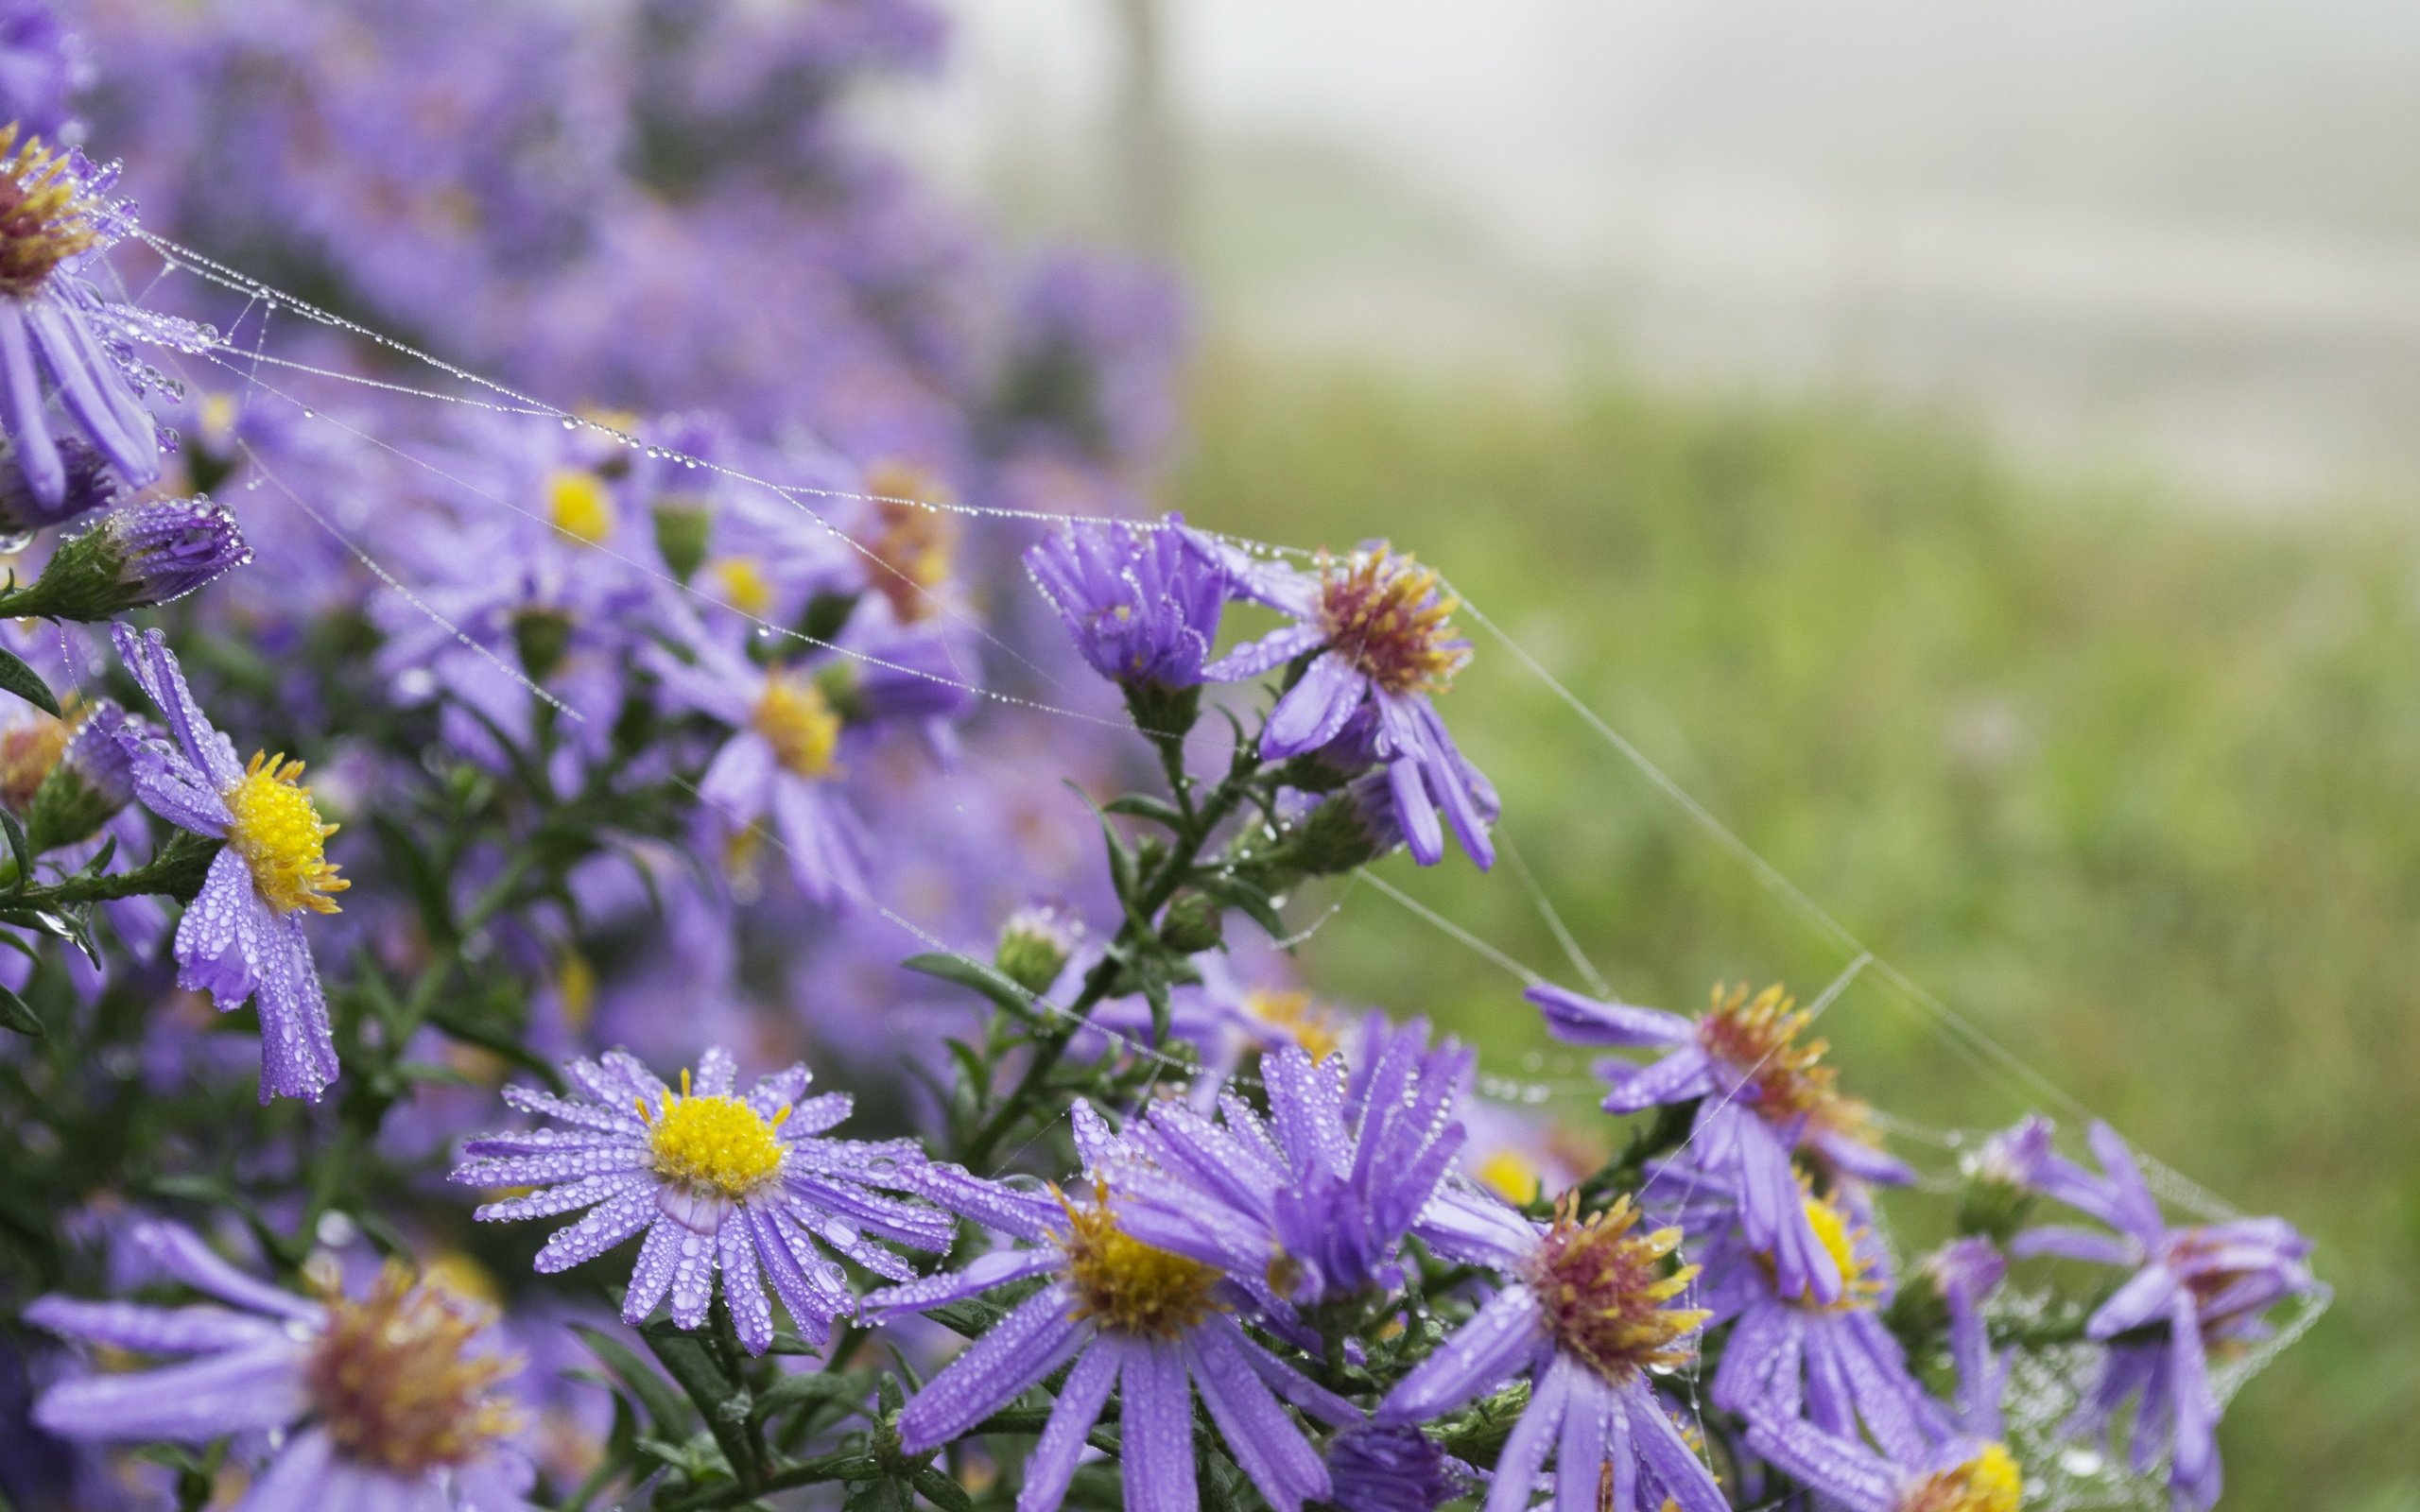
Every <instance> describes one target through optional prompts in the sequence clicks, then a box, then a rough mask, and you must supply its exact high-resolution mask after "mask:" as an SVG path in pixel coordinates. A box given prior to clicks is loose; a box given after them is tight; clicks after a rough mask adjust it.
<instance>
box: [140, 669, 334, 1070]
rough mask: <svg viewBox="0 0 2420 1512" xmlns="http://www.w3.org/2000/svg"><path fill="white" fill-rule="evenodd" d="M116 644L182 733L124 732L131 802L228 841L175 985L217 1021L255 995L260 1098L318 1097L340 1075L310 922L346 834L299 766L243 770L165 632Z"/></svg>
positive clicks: (200, 901)
mask: <svg viewBox="0 0 2420 1512" xmlns="http://www.w3.org/2000/svg"><path fill="white" fill-rule="evenodd" d="M111 634H112V637H113V638H114V640H115V642H116V644H117V653H118V657H119V659H120V660H121V661H123V662H125V663H126V668H127V670H128V671H129V672H130V673H132V674H133V675H134V680H135V681H136V682H138V683H140V684H141V685H142V688H143V691H144V692H145V693H146V694H147V695H149V696H150V698H151V701H152V703H153V704H155V705H157V706H158V708H159V710H160V713H161V714H162V715H163V716H164V718H165V720H166V722H167V728H168V730H169V732H170V734H172V735H173V736H174V739H173V740H169V739H166V738H163V737H162V736H160V735H159V734H156V733H154V732H151V731H149V730H147V729H136V728H133V727H131V726H130V727H128V728H127V729H125V730H122V731H121V732H120V745H121V747H122V748H123V749H124V750H125V751H126V754H127V759H128V761H129V762H130V764H131V767H132V771H133V777H134V790H135V794H136V796H137V797H139V798H140V799H142V800H143V804H144V806H145V807H146V808H148V809H149V810H150V811H151V812H152V813H154V814H156V815H158V816H160V817H162V818H164V819H165V820H167V821H168V822H169V823H170V824H173V825H175V826H177V827H178V828H179V829H182V830H189V831H192V832H193V833H197V834H202V835H207V836H209V837H211V838H212V839H216V840H224V841H225V842H226V845H225V848H224V849H222V850H221V851H219V852H218V855H217V857H216V859H215V860H214V861H212V862H211V864H210V874H209V876H208V877H207V878H206V879H205V880H204V881H203V883H202V885H201V890H200V892H199V893H198V894H196V895H195V897H194V900H193V902H192V903H191V904H189V905H188V906H187V907H186V909H185V916H184V919H182V921H181V922H180V923H179V924H178V925H177V937H176V958H177V969H178V970H177V981H178V984H179V985H180V986H182V987H183V988H186V989H187V990H189V991H206V992H208V993H209V994H210V995H211V997H212V998H213V999H214V1000H215V1001H216V1004H217V1005H218V1008H219V1011H221V1012H226V1011H228V1010H231V1009H233V1008H235V1007H237V1006H239V1005H241V1004H243V1002H244V1001H245V1000H246V999H248V998H252V999H257V1001H258V1004H259V1007H260V1017H261V1098H262V1100H263V1101H267V1100H268V1098H269V1097H270V1096H271V1095H272V1094H275V1095H279V1096H285V1097H306V1098H310V1099H313V1100H315V1101H316V1100H317V1099H318V1097H319V1095H320V1091H322V1090H323V1089H324V1088H325V1087H326V1086H327V1085H328V1083H330V1082H331V1081H334V1080H335V1079H336V1075H337V1051H336V1041H335V1040H334V1039H333V1038H332V1037H331V1036H330V1034H329V1032H328V1005H327V999H326V997H325V996H324V995H323V994H322V992H321V991H320V970H319V967H318V966H317V965H316V964H315V963H314V962H313V960H312V958H311V947H310V944H309V942H308V941H307V940H306V939H305V938H304V937H303V934H302V916H303V915H305V914H313V913H317V914H333V913H335V912H336V911H337V902H336V894H337V893H339V892H342V891H344V890H345V888H346V887H348V886H350V885H351V884H349V883H347V882H346V881H345V880H344V879H343V878H341V877H339V876H337V868H336V866H335V865H334V864H333V863H332V862H330V861H329V860H328V859H327V850H326V847H327V840H328V836H330V835H332V834H334V833H336V831H337V827H336V826H335V825H333V824H327V823H323V822H322V821H321V820H320V811H319V809H318V808H317V807H315V806H314V805H313V803H312V801H311V790H310V789H309V788H308V787H305V786H303V785H302V783H301V782H298V781H296V779H297V778H299V777H300V776H301V775H302V763H301V762H289V761H286V760H285V758H284V757H283V756H275V757H272V756H270V755H268V753H267V752H260V753H256V754H255V755H254V756H253V757H252V759H251V764H250V765H238V764H237V763H236V760H235V747H233V745H232V744H230V743H229V741H228V739H227V737H226V736H225V735H223V734H220V733H219V732H218V730H216V729H215V728H214V727H213V726H212V725H211V723H210V718H209V716H208V715H207V714H205V713H202V711H201V706H200V705H199V704H198V703H196V702H195V701H194V696H193V694H192V692H191V691H190V690H189V689H187V688H186V686H185V679H184V673H183V672H182V670H180V669H179V667H178V666H177V659H176V656H175V655H174V654H173V653H172V652H170V651H169V649H168V645H167V641H166V640H165V638H164V637H163V636H162V635H161V633H160V632H159V631H158V630H144V631H137V630H135V629H134V628H133V627H130V626H127V625H114V626H112V627H111Z"/></svg>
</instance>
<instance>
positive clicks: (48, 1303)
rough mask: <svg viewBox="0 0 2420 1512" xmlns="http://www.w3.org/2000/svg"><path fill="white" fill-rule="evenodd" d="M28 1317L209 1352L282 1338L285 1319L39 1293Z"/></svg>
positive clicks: (106, 1339) (130, 1342)
mask: <svg viewBox="0 0 2420 1512" xmlns="http://www.w3.org/2000/svg"><path fill="white" fill-rule="evenodd" d="M25 1318H26V1322H28V1323H31V1324H32V1325H34V1326H35V1327H36V1328H41V1329H47V1330H49V1331H50V1332H53V1333H56V1334H59V1335H61V1337H63V1338H70V1339H78V1340H81V1341H82V1342H84V1343H86V1344H98V1345H102V1346H105V1347H107V1348H109V1349H124V1350H127V1351H129V1352H130V1353H133V1354H154V1355H169V1354H212V1353H216V1352H217V1351H219V1350H223V1349H251V1348H254V1347H257V1346H260V1345H265V1344H269V1343H273V1342H275V1341H277V1340H280V1339H283V1338H285V1336H286V1335H285V1326H284V1325H283V1324H279V1323H272V1322H270V1321H269V1320H268V1319H267V1318H264V1317H261V1316H259V1315H258V1314H252V1313H238V1312H234V1311H233V1310H232V1309H229V1308H224V1307H208V1306H197V1307H145V1306H143V1305H142V1304H141V1303H138V1302H88V1301H84V1300H82V1299H81V1298H79V1297H37V1298H35V1299H34V1301H33V1302H32V1303H31V1304H30V1305H28V1306H27V1307H26V1312H25Z"/></svg>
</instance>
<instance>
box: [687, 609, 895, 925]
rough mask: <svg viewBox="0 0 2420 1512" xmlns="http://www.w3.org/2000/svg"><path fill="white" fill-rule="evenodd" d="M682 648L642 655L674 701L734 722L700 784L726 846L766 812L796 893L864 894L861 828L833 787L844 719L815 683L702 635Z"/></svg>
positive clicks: (740, 843) (824, 897)
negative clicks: (679, 652)
mask: <svg viewBox="0 0 2420 1512" xmlns="http://www.w3.org/2000/svg"><path fill="white" fill-rule="evenodd" d="M688 645H689V648H690V650H691V651H692V653H693V654H694V655H695V657H696V660H695V661H694V662H684V661H683V660H681V659H680V658H678V657H676V656H673V655H671V654H670V653H668V652H666V651H664V650H662V649H661V648H657V647H649V648H648V650H647V651H646V652H644V653H642V657H641V660H642V662H644V663H645V664H646V666H647V667H648V670H650V671H652V672H653V673H654V674H655V675H656V677H657V678H658V679H661V680H662V682H663V684H664V689H665V693H666V696H667V697H668V698H669V700H670V701H671V702H672V703H673V704H674V705H676V706H678V707H683V708H687V709H694V710H697V711H699V712H700V713H705V714H707V715H709V716H711V717H713V718H715V719H717V720H719V721H720V722H722V723H723V724H726V725H729V726H730V727H732V736H731V738H730V739H729V740H727V741H725V742H724V743H723V745H722V748H721V749H720V750H718V751H717V752H716V753H715V758H714V761H713V762H712V763H711V764H709V765H707V767H706V773H705V777H704V778H703V779H702V780H701V781H700V782H699V784H698V797H699V799H700V802H701V803H702V804H703V805H704V807H705V808H707V809H709V810H711V811H712V822H713V823H714V824H715V826H716V827H717V829H719V830H720V832H721V833H722V834H723V836H724V837H725V841H726V845H727V846H735V847H745V846H746V845H747V844H748V843H749V837H750V836H751V834H752V831H753V830H754V828H755V826H756V824H757V823H758V821H760V820H764V819H768V818H769V819H770V821H771V829H772V833H774V835H775V836H777V837H778V838H779V839H780V841H781V844H782V848H783V850H784V851H787V853H788V855H789V861H790V874H791V875H792V876H793V877H794V878H796V879H797V881H798V885H799V890H800V891H801V892H803V893H804V894H805V895H806V896H807V897H808V898H810V899H812V900H814V901H815V902H819V903H822V904H825V905H830V904H833V903H836V902H839V901H841V900H842V899H843V898H850V897H863V896H865V894H866V891H867V886H866V874H865V860H864V857H865V853H866V850H867V845H868V841H867V837H866V834H865V827H864V825H863V823H862V822H861V821H860V820H859V819H858V818H857V816H856V812H855V811H854V810H852V809H851V808H850V807H849V804H848V802H847V800H846V799H843V798H842V797H841V796H840V794H839V792H838V779H839V777H840V775H841V770H840V765H839V761H838V756H839V750H840V735H841V731H842V729H843V726H844V721H843V719H842V717H841V714H840V712H839V711H838V709H836V708H834V707H833V701H832V698H831V696H829V695H828V694H827V693H826V692H825V691H824V686H823V684H822V682H821V680H820V679H817V678H816V677H815V676H814V675H813V674H811V673H806V672H802V671H798V670H794V669H792V668H789V667H785V666H775V667H760V666H757V665H756V664H755V663H754V662H750V661H749V660H748V659H747V658H746V657H744V656H741V655H740V654H739V653H738V652H737V651H735V650H733V649H732V648H731V647H729V646H727V645H725V644H722V643H721V642H719V641H716V640H714V639H712V638H710V637H707V636H704V635H698V636H694V637H691V638H690V639H689V641H688Z"/></svg>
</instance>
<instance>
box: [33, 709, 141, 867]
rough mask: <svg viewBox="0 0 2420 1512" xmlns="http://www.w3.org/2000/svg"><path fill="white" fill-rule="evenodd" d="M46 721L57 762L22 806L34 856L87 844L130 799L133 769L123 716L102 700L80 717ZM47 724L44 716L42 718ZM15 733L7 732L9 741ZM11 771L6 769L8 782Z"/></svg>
mask: <svg viewBox="0 0 2420 1512" xmlns="http://www.w3.org/2000/svg"><path fill="white" fill-rule="evenodd" d="M69 713H70V715H71V719H70V720H69V721H60V720H51V721H50V723H51V724H52V725H55V726H56V727H57V733H56V735H55V736H51V737H48V738H51V739H56V740H57V741H58V744H59V755H58V759H57V760H56V761H55V762H54V763H53V764H52V765H50V766H49V768H48V769H47V770H46V771H44V772H43V775H42V778H41V781H40V782H39V783H38V785H36V786H35V788H34V790H33V792H32V793H31V794H30V795H28V796H27V798H26V801H25V802H24V803H23V804H22V805H20V804H18V803H16V802H15V801H14V799H13V798H12V799H11V801H10V806H11V807H14V808H18V809H19V811H20V812H22V813H23V814H24V815H25V816H26V844H27V845H28V846H29V847H30V848H31V849H32V851H33V852H34V854H36V855H41V854H43V853H44V852H46V851H56V850H58V849H59V848H60V847H61V846H68V845H74V844H76V843H78V841H81V840H87V839H90V838H91V837H92V836H93V835H94V834H95V833H97V832H98V831H99V829H100V827H101V825H102V824H103V823H104V822H106V821H107V820H108V819H109V818H110V816H112V815H114V814H116V813H117V812H118V811H119V810H121V809H123V808H125V807H126V806H127V804H129V803H130V802H132V801H133V800H134V767H133V764H132V763H131V762H130V761H129V760H128V758H127V754H126V747H125V738H126V731H127V729H128V727H129V724H130V720H129V719H128V716H127V713H126V712H125V711H124V710H122V709H120V708H119V707H118V706H117V705H115V704H113V703H111V702H109V701H108V700H106V699H104V700H102V701H101V702H99V703H97V704H95V705H94V706H93V708H92V709H91V710H90V711H89V712H87V713H83V714H82V716H81V717H80V718H75V717H73V716H74V715H75V714H76V713H77V711H75V710H70V711H69ZM42 717H43V718H45V719H47V718H48V717H49V716H48V715H43V716H42ZM15 733H16V731H15V730H11V731H9V734H10V736H14V734H15ZM14 778H15V769H14V767H13V765H12V766H11V767H10V779H11V782H13V781H14Z"/></svg>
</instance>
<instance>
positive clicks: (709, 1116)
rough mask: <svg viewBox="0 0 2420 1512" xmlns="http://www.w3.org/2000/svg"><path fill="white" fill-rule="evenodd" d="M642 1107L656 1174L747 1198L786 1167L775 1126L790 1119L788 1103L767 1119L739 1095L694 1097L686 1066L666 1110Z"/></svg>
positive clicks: (640, 1107)
mask: <svg viewBox="0 0 2420 1512" xmlns="http://www.w3.org/2000/svg"><path fill="white" fill-rule="evenodd" d="M638 1108H639V1116H640V1117H641V1118H643V1119H646V1120H647V1121H648V1123H649V1124H651V1125H654V1128H655V1133H654V1136H653V1138H651V1139H650V1140H649V1141H648V1155H649V1156H650V1157H651V1158H652V1159H653V1160H654V1162H655V1169H656V1173H657V1174H658V1175H660V1176H662V1177H666V1179H667V1180H672V1181H678V1182H681V1183H683V1185H686V1186H692V1187H711V1188H713V1189H714V1190H715V1191H717V1192H719V1193H721V1194H723V1195H724V1196H727V1197H744V1196H746V1195H747V1194H749V1193H751V1192H753V1191H755V1190H756V1189H757V1188H758V1187H760V1186H763V1185H764V1184H765V1183H766V1182H768V1181H769V1180H771V1179H772V1178H773V1177H774V1175H775V1174H776V1173H777V1172H779V1171H780V1170H781V1168H782V1142H781V1139H780V1137H779V1135H778V1133H777V1132H776V1131H777V1130H779V1129H780V1128H781V1126H782V1125H784V1124H785V1123H787V1122H788V1121H789V1116H790V1110H789V1109H788V1108H783V1109H782V1110H781V1112H779V1113H778V1114H776V1115H774V1116H773V1117H772V1118H771V1119H770V1120H768V1119H766V1118H765V1117H764V1116H763V1115H762V1114H760V1113H758V1112H757V1111H756V1109H754V1108H751V1107H749V1106H748V1105H747V1104H746V1103H744V1102H742V1101H740V1100H739V1099H738V1098H736V1097H692V1096H690V1095H689V1074H688V1073H687V1072H686V1071H683V1072H682V1073H681V1091H680V1095H678V1096H674V1095H672V1094H671V1093H668V1092H667V1093H666V1094H665V1098H664V1107H663V1108H661V1109H655V1108H648V1106H647V1104H646V1103H645V1102H641V1103H640V1104H639V1105H638Z"/></svg>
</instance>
